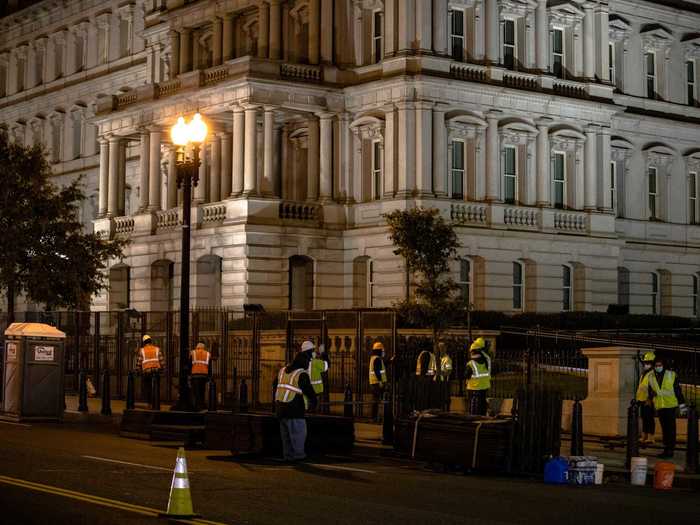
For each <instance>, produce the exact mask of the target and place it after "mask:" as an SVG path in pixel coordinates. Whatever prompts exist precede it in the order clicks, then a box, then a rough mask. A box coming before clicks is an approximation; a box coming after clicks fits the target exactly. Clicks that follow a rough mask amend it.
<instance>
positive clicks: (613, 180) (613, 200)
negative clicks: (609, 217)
mask: <svg viewBox="0 0 700 525" xmlns="http://www.w3.org/2000/svg"><path fill="white" fill-rule="evenodd" d="M610 208H611V209H612V210H613V212H615V215H617V164H616V163H615V161H614V160H611V161H610Z"/></svg>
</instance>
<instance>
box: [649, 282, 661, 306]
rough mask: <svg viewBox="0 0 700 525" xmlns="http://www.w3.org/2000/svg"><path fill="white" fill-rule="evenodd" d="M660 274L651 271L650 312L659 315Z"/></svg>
mask: <svg viewBox="0 0 700 525" xmlns="http://www.w3.org/2000/svg"><path fill="white" fill-rule="evenodd" d="M660 284H661V275H660V274H659V272H651V313H652V314H653V315H659V313H660V312H661V293H660Z"/></svg>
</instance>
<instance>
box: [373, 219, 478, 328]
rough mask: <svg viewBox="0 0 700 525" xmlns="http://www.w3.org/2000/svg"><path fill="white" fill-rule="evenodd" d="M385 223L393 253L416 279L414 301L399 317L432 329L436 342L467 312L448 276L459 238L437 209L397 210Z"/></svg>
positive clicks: (402, 304)
mask: <svg viewBox="0 0 700 525" xmlns="http://www.w3.org/2000/svg"><path fill="white" fill-rule="evenodd" d="M385 219H386V221H387V224H388V225H389V238H390V239H391V241H392V242H393V243H394V247H395V249H394V253H395V254H396V255H400V256H401V257H403V258H404V261H405V262H406V265H407V268H408V269H409V271H410V272H411V273H412V274H413V275H414V276H415V277H417V281H416V290H415V297H413V298H412V297H409V298H408V299H406V300H404V301H401V302H399V303H398V304H397V305H396V306H397V309H398V311H399V315H400V317H402V318H403V319H405V320H406V322H408V323H410V324H412V325H418V324H422V325H423V326H425V325H427V326H430V327H431V328H432V329H433V333H434V337H435V339H437V336H438V334H439V332H440V331H442V330H443V329H444V328H446V327H447V326H449V325H450V324H453V323H454V322H456V321H457V320H458V319H459V318H460V317H462V316H463V315H464V311H465V305H464V304H462V303H463V301H461V300H460V299H459V297H457V296H456V293H455V292H456V291H457V290H458V288H459V287H458V285H457V284H456V283H455V282H454V280H453V279H452V278H451V277H450V276H449V270H450V260H452V259H454V258H455V256H456V255H457V248H459V241H458V240H457V234H456V233H455V231H454V228H453V227H452V225H451V224H449V223H448V222H446V221H445V220H444V219H443V218H442V217H441V216H440V213H439V211H438V210H436V209H425V208H412V209H409V210H395V211H393V212H391V213H389V214H387V215H385Z"/></svg>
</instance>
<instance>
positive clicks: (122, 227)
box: [113, 217, 134, 235]
mask: <svg viewBox="0 0 700 525" xmlns="http://www.w3.org/2000/svg"><path fill="white" fill-rule="evenodd" d="M113 230H114V233H115V234H117V235H128V234H130V233H132V232H133V231H134V218H133V217H115V218H114V228H113Z"/></svg>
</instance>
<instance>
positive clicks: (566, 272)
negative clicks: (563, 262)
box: [562, 266, 571, 286]
mask: <svg viewBox="0 0 700 525" xmlns="http://www.w3.org/2000/svg"><path fill="white" fill-rule="evenodd" d="M562 274H563V282H564V286H571V268H569V267H568V266H562Z"/></svg>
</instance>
